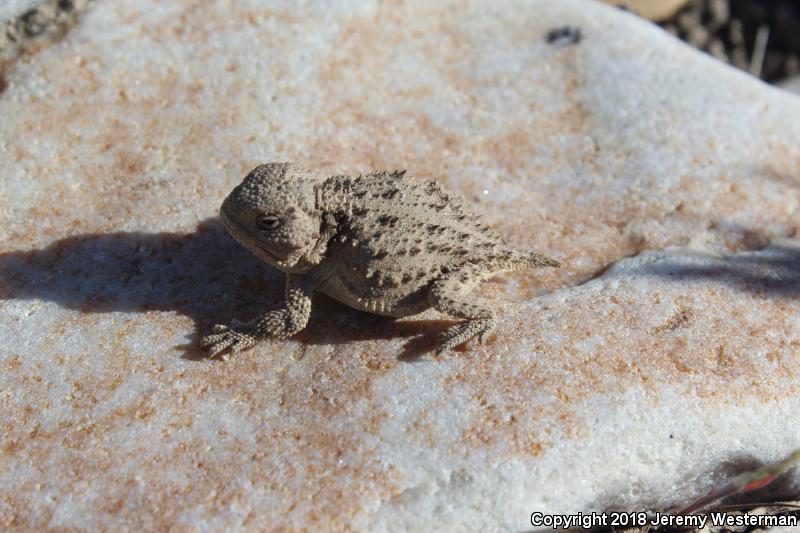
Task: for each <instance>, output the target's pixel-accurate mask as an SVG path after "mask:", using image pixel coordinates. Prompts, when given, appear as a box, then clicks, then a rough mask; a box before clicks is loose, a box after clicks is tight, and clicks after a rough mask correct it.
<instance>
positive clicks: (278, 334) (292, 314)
mask: <svg viewBox="0 0 800 533" xmlns="http://www.w3.org/2000/svg"><path fill="white" fill-rule="evenodd" d="M313 292H314V286H313V283H312V281H311V279H310V278H309V277H308V276H304V275H299V274H287V275H286V294H285V302H286V307H285V308H284V309H278V310H275V311H270V312H268V313H266V314H264V315H261V316H260V317H258V318H256V319H255V320H253V321H252V322H249V323H247V324H244V325H242V326H238V327H233V326H232V327H228V326H222V325H219V324H218V325H216V326H214V329H213V334H211V335H208V336H206V337H203V341H202V343H203V345H204V346H208V347H209V348H210V350H211V355H212V356H213V355H216V354H218V353H221V352H223V351H225V350H227V349H230V350H231V352H232V353H236V352H238V351H241V350H245V349H247V348H250V347H251V346H253V345H254V344H255V343H256V341H257V340H258V339H259V338H263V337H275V338H278V339H286V338H288V337H291V336H292V335H294V334H295V333H297V332H299V331H301V330H302V329H303V328H305V327H306V324H308V317H309V316H310V315H311V296H312V294H313Z"/></svg>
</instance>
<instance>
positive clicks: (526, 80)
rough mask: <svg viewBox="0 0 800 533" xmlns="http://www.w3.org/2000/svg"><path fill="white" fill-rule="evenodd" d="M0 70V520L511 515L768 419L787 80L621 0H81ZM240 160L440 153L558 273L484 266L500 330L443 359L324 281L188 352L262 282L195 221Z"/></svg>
mask: <svg viewBox="0 0 800 533" xmlns="http://www.w3.org/2000/svg"><path fill="white" fill-rule="evenodd" d="M563 26H575V27H579V28H580V29H581V32H582V35H583V39H582V40H581V41H580V42H579V43H577V44H573V45H564V44H561V45H559V46H554V45H550V44H548V43H547V42H546V41H545V35H546V34H547V33H548V32H549V31H550V30H551V29H553V28H559V27H563ZM6 82H7V86H6V88H5V90H4V91H3V93H2V94H1V95H0V117H2V120H0V180H2V194H1V195H0V346H2V348H0V431H2V433H0V438H2V443H1V445H0V528H5V529H11V530H20V531H34V530H36V531H38V530H43V529H45V528H51V529H53V530H65V529H70V528H74V529H81V530H87V531H96V530H114V529H116V530H151V531H155V530H167V529H169V528H172V529H171V530H173V531H220V530H229V531H253V530H273V531H287V530H301V529H308V530H317V531H328V530H356V531H419V530H431V531H454V530H460V531H522V530H526V529H530V524H529V522H528V520H529V516H530V513H531V512H533V511H543V512H552V513H567V512H579V511H584V512H586V511H591V510H602V509H606V508H610V507H615V508H619V507H622V508H626V509H631V510H641V509H643V508H663V507H664V506H668V505H670V504H671V503H674V502H681V501H683V502H685V501H687V500H689V499H692V498H694V497H697V496H699V495H701V494H703V493H705V492H706V490H708V488H709V487H710V486H712V485H713V484H714V483H716V482H719V481H720V480H722V479H726V478H727V477H729V476H730V475H732V474H733V473H735V472H738V471H740V470H742V469H747V468H750V467H752V466H753V465H755V464H759V463H762V462H766V461H773V460H777V459H779V458H782V457H783V456H785V455H787V454H788V453H789V452H790V451H791V450H792V449H793V448H795V447H797V446H798V445H799V443H800V423H798V422H800V415H799V414H798V413H800V396H798V393H797V391H798V385H800V376H798V363H799V362H800V361H799V360H800V355H799V354H800V351H799V350H798V346H800V303H798V300H797V297H798V293H799V292H800V278H799V277H798V276H800V274H798V272H800V270H799V267H800V242H798V240H797V239H795V238H794V236H795V235H796V232H797V227H798V221H799V220H800V219H799V217H798V206H800V187H798V185H800V121H798V120H797V119H796V118H797V117H798V116H800V99H798V98H797V97H796V96H794V95H791V94H789V93H787V92H785V91H782V90H779V89H774V88H771V87H768V86H766V85H764V84H762V83H760V82H758V81H756V80H753V79H752V78H750V77H749V76H748V75H746V74H744V73H741V72H738V71H736V70H734V69H732V68H729V67H727V66H724V65H722V64H720V63H718V62H716V61H715V60H713V59H711V58H710V57H708V56H706V55H704V54H702V53H700V52H697V51H694V50H692V49H691V48H689V47H688V46H687V45H684V44H682V43H680V42H678V41H676V40H675V39H673V38H672V37H670V36H668V35H666V34H665V33H664V32H662V31H661V30H660V29H658V28H656V27H655V26H652V25H650V24H649V23H647V22H645V21H643V20H642V19H640V18H638V17H635V16H633V15H630V14H626V13H623V12H621V11H618V10H616V9H614V8H612V7H609V6H607V5H603V4H600V3H589V2H582V1H577V0H570V1H563V2H550V1H547V0H539V1H530V2H510V1H500V2H480V3H470V2H461V1H454V2H451V3H447V4H444V3H439V2H436V3H431V2H424V1H421V0H419V1H411V2H407V3H397V2H377V1H367V0H364V1H355V0H353V1H346V2H336V3H333V4H331V3H327V2H318V3H315V2H308V3H300V4H295V3H293V2H281V1H277V0H276V1H274V2H256V1H251V2H225V1H222V0H220V1H210V2H189V1H188V0H187V1H178V0H172V1H158V2H156V1H155V0H152V1H133V0H129V1H119V2H98V3H97V4H96V6H95V8H94V9H93V10H92V11H91V12H89V13H88V14H87V15H86V16H85V18H84V19H83V20H82V22H81V23H80V24H79V25H78V26H76V27H75V28H73V29H72V31H71V32H70V33H69V34H68V35H67V36H66V38H65V39H64V40H62V41H60V42H58V43H56V44H54V45H53V46H50V47H47V48H45V49H42V50H40V51H39V52H38V53H36V54H35V55H27V56H23V57H22V58H21V59H20V60H18V61H17V63H16V64H15V65H14V67H13V68H12V69H11V70H10V71H9V73H8V76H7V79H6ZM272 160H293V161H297V162H300V163H302V164H304V165H306V166H308V167H310V168H313V169H318V171H319V174H320V176H324V175H329V174H333V173H357V172H364V171H367V170H370V169H382V168H390V169H391V168H408V169H410V171H411V173H412V174H414V175H415V176H418V177H420V178H428V177H437V178H439V179H441V181H442V182H443V183H444V184H445V185H446V186H447V187H449V188H450V189H451V190H453V191H455V192H457V193H459V194H461V195H463V196H464V197H465V198H466V200H467V201H468V202H469V203H470V204H471V205H472V207H473V208H474V209H475V210H477V211H478V212H480V213H482V214H483V215H484V216H485V218H486V221H487V222H488V223H490V225H492V226H493V227H494V228H495V229H496V230H497V231H498V232H499V233H500V234H502V235H504V236H505V237H506V238H507V239H508V240H509V241H510V242H511V243H513V244H515V245H518V246H522V247H526V248H530V249H534V250H538V251H541V252H543V253H547V254H549V255H552V256H555V257H557V258H559V259H561V260H562V261H563V263H564V264H565V267H564V268H562V269H561V270H560V271H540V272H536V273H519V274H514V275H506V276H502V277H500V278H497V279H496V280H494V281H492V282H489V283H486V284H485V285H484V287H483V288H482V291H481V292H482V293H483V295H484V296H487V297H492V298H496V299H498V300H502V301H504V302H506V303H505V304H504V305H502V306H500V307H499V316H500V323H499V326H498V328H497V331H496V334H495V336H494V338H493V339H491V340H490V343H489V344H487V345H485V346H475V345H470V347H469V349H468V350H466V351H461V352H457V353H456V354H455V355H454V356H452V357H446V358H442V359H436V358H434V357H432V355H431V353H430V352H431V350H432V348H433V337H434V336H435V334H436V333H437V332H439V331H441V330H442V329H443V328H444V327H446V325H447V324H449V323H450V322H449V321H447V320H444V319H443V318H442V317H440V316H438V315H436V314H435V313H433V312H431V313H427V314H424V315H422V316H419V317H414V318H413V319H408V320H401V321H396V322H392V321H389V320H386V319H382V318H379V317H375V316H372V315H368V314H364V313H358V312H355V311H352V310H350V309H348V308H346V307H343V306H341V305H339V304H337V303H335V302H332V301H330V300H326V299H324V298H320V299H319V301H318V302H317V303H316V306H315V309H314V313H313V315H312V318H311V323H310V324H309V327H308V329H307V330H306V331H305V332H303V333H302V334H300V335H299V336H298V337H297V338H295V339H292V340H289V341H266V342H263V343H262V344H260V345H258V346H257V347H256V348H255V349H253V350H251V351H249V352H246V353H244V354H240V355H238V356H237V357H235V358H234V359H233V360H231V361H230V362H220V361H212V360H207V359H204V358H202V353H201V352H200V350H199V349H198V348H197V339H198V335H199V334H202V333H204V332H206V331H208V329H209V328H210V326H211V325H212V324H213V323H216V322H224V321H227V320H229V319H230V318H231V317H238V318H241V319H247V318H249V317H251V316H253V315H254V314H256V313H258V312H259V311H261V310H263V309H264V308H265V307H269V306H277V305H278V303H279V301H280V298H281V290H282V284H281V282H280V280H281V276H280V275H279V274H278V273H276V272H275V271H273V270H270V269H269V268H268V267H266V266H264V265H261V264H260V263H259V262H258V261H257V260H255V259H254V258H252V257H250V256H249V255H248V254H247V252H246V251H244V250H243V249H241V248H240V247H238V246H237V245H236V244H235V243H233V242H232V240H231V239H229V238H228V237H227V236H225V235H224V233H223V232H222V230H221V229H220V226H219V223H218V222H217V220H216V219H215V218H214V217H215V212H216V210H217V208H218V206H219V204H220V202H221V200H222V199H223V197H224V196H225V195H226V194H227V192H228V191H229V190H230V189H231V187H233V186H234V185H235V184H236V183H238V182H239V180H240V179H241V177H242V176H243V175H244V173H245V172H246V171H247V170H249V169H251V168H252V167H254V166H255V165H256V164H257V163H260V162H263V161H272ZM626 258H627V259H626ZM793 483H794V481H793V480H792V479H789V480H787V481H786V482H785V483H783V484H782V485H781V488H782V490H784V491H791V490H795V489H796V487H795V486H794V485H793Z"/></svg>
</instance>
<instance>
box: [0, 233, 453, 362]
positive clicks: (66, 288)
mask: <svg viewBox="0 0 800 533" xmlns="http://www.w3.org/2000/svg"><path fill="white" fill-rule="evenodd" d="M284 279H285V278H284V274H283V273H282V272H279V271H278V270H276V269H273V268H271V267H269V266H268V265H266V264H264V263H262V262H261V261H260V260H258V259H257V258H255V257H254V256H252V255H251V254H250V253H249V252H247V251H246V250H245V249H244V248H242V247H241V246H240V245H239V244H237V243H236V242H235V241H233V239H231V238H230V237H228V236H227V234H225V232H224V230H223V228H222V224H221V223H220V221H219V219H217V218H212V219H208V220H205V221H203V222H201V223H200V224H198V227H197V230H196V231H195V232H193V233H187V234H184V233H168V232H164V233H142V232H116V233H102V234H83V235H75V236H71V237H67V238H64V239H61V240H58V241H55V242H53V243H52V244H50V245H48V246H46V247H44V248H40V249H32V250H24V251H11V252H6V253H2V254H0V280H2V282H0V299H3V300H9V299H22V300H25V299H42V300H48V301H52V302H55V303H57V304H59V305H61V306H63V307H65V308H68V309H74V310H78V311H80V312H82V313H109V312H114V311H122V312H148V311H167V312H176V313H179V314H182V315H184V316H187V317H189V318H191V319H192V320H193V321H194V326H195V327H194V330H195V331H194V333H193V334H192V335H190V338H189V342H188V343H187V344H185V345H181V346H178V348H181V349H182V350H183V352H184V355H183V357H184V358H185V359H190V360H199V359H204V358H205V357H206V351H205V350H204V349H203V347H202V346H201V345H200V343H199V340H200V338H201V336H202V335H203V334H204V333H206V332H208V331H210V329H211V327H212V326H213V325H214V324H217V323H221V324H228V323H230V321H231V320H232V319H233V318H238V319H240V320H249V319H251V318H253V317H255V316H257V315H258V314H260V313H262V312H263V311H264V310H265V309H276V308H279V307H280V306H281V305H282V303H283V290H284ZM450 324H451V323H450V322H445V321H429V320H402V321H396V320H393V319H390V318H386V317H379V316H376V315H371V314H369V313H364V312H360V311H357V310H354V309H351V308H349V307H347V306H345V305H344V304H340V303H338V302H335V301H334V300H332V299H330V298H328V297H325V296H324V295H317V297H315V301H314V309H313V310H312V314H311V319H310V321H309V324H308V327H307V328H306V329H305V330H303V332H301V333H300V334H298V335H297V337H296V338H297V339H298V340H299V341H300V342H302V343H305V344H312V345H313V344H344V343H349V342H354V341H362V340H370V339H383V340H386V339H392V338H402V337H412V338H410V339H409V340H408V341H407V342H406V343H405V346H404V349H403V351H402V353H401V354H400V355H399V356H398V359H400V360H403V361H412V360H415V359H416V358H418V357H419V356H421V355H422V354H424V353H425V352H428V351H432V347H433V345H434V341H433V339H434V335H435V334H436V333H438V332H439V331H443V330H444V329H445V328H446V327H447V326H448V325H450Z"/></svg>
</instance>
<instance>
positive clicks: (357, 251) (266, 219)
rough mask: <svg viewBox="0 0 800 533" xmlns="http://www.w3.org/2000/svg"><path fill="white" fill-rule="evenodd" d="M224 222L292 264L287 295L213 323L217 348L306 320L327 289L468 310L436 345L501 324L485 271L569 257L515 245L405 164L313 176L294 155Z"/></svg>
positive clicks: (268, 173)
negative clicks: (485, 297) (252, 315)
mask: <svg viewBox="0 0 800 533" xmlns="http://www.w3.org/2000/svg"><path fill="white" fill-rule="evenodd" d="M220 218H221V219H222V223H223V224H224V226H225V229H226V230H227V231H228V233H230V234H231V235H232V236H233V237H234V238H235V239H236V240H237V241H239V243H241V244H242V245H244V246H245V247H246V248H247V249H249V250H250V251H251V252H253V253H254V254H255V255H257V256H258V257H260V258H261V259H263V260H264V261H266V262H267V263H269V264H270V265H272V266H274V267H276V268H279V269H280V270H283V271H284V272H286V307H285V308H284V309H281V310H277V311H270V312H268V313H266V314H264V315H262V316H260V317H258V318H257V319H255V320H254V321H252V322H250V323H247V324H234V326H232V327H226V326H220V325H217V326H214V332H213V334H212V335H209V336H207V337H205V338H204V339H203V344H205V345H207V346H209V347H210V350H211V353H212V355H213V354H218V353H221V352H224V351H225V350H228V349H230V350H231V351H232V352H237V351H239V350H242V349H245V348H249V347H250V346H253V344H255V342H256V340H257V339H258V338H259V337H267V336H269V337H277V338H280V339H283V338H287V337H290V336H292V335H294V334H295V333H297V332H298V331H300V330H302V329H303V328H304V327H305V326H306V323H307V322H308V318H309V315H310V313H311V300H312V296H313V293H314V292H315V291H320V292H323V293H325V294H328V295H329V296H331V297H333V298H335V299H336V300H339V301H340V302H343V303H345V304H347V305H349V306H351V307H354V308H356V309H361V310H364V311H369V312H372V313H377V314H381V315H387V316H393V317H404V316H409V315H413V314H417V313H419V312H421V311H424V310H425V309H427V308H429V307H433V308H435V309H436V310H438V311H440V312H442V313H445V314H447V315H450V316H453V317H457V318H461V319H463V321H462V322H460V323H458V324H456V325H453V326H451V327H450V328H449V329H447V330H446V331H445V332H444V333H442V335H441V336H440V338H439V348H438V350H437V353H441V352H443V351H446V350H449V349H451V348H453V347H455V346H458V345H459V344H463V343H464V342H466V341H468V340H469V339H471V338H472V337H475V336H478V337H479V338H480V340H481V341H483V340H484V339H485V338H486V336H487V335H488V334H489V332H490V331H491V330H492V328H494V325H495V315H494V312H493V311H492V309H491V308H490V307H489V306H488V305H487V303H486V302H484V301H481V300H478V299H475V298H471V297H470V296H469V293H470V291H472V290H473V289H474V288H475V287H476V286H477V285H478V283H480V282H481V281H483V280H485V279H488V278H490V277H492V276H493V275H495V274H497V273H499V272H504V271H512V270H521V269H528V268H537V267H545V266H552V267H557V266H559V263H558V261H556V260H554V259H550V258H547V257H544V256H542V255H539V254H536V253H534V252H529V251H524V250H514V249H512V248H511V247H509V246H508V245H507V244H505V243H504V242H503V241H502V239H501V238H500V237H499V236H497V235H496V234H495V233H494V232H493V231H492V230H490V229H489V228H487V227H485V226H484V225H482V224H481V222H480V220H479V219H478V217H477V216H476V215H474V214H471V213H469V212H468V211H467V210H466V209H465V208H464V207H463V206H462V205H461V203H460V202H459V201H458V200H457V199H455V198H453V197H451V196H449V195H448V194H447V193H445V192H444V191H442V189H441V188H440V187H439V185H437V184H436V182H434V181H427V182H424V183H418V182H415V181H413V180H412V179H410V178H408V177H406V176H405V172H377V173H373V174H367V175H365V176H357V177H349V176H333V177H331V178H328V179H327V180H325V181H324V182H321V183H320V182H317V181H315V180H313V179H312V178H311V176H310V174H309V173H308V171H306V170H304V169H302V168H300V167H298V166H296V165H294V164H292V163H270V164H266V165H261V166H259V167H257V168H256V169H254V170H253V171H252V172H250V173H249V174H248V175H247V176H246V177H245V179H244V181H243V182H242V183H241V184H240V185H239V186H237V187H236V188H235V189H234V190H233V192H231V194H230V195H229V196H228V197H227V198H226V199H225V201H224V202H223V204H222V207H221V208H220Z"/></svg>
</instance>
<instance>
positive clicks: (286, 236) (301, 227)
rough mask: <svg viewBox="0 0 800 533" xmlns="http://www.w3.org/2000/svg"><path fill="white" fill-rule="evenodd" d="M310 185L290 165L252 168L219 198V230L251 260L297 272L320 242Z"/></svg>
mask: <svg viewBox="0 0 800 533" xmlns="http://www.w3.org/2000/svg"><path fill="white" fill-rule="evenodd" d="M314 194H315V193H314V181H313V180H312V179H311V177H310V175H309V173H308V172H307V171H305V170H303V169H302V168H300V167H298V166H296V165H294V164H293V163H268V164H266V165H260V166H258V167H256V168H255V169H253V170H252V171H251V172H250V173H249V174H248V175H247V176H245V178H244V180H243V181H242V183H241V184H239V185H238V186H237V187H236V188H235V189H233V191H232V192H231V193H230V194H229V195H228V197H227V198H225V201H224V202H223V203H222V207H221V208H220V210H219V216H220V218H221V219H222V224H223V225H224V226H225V230H226V231H227V232H228V233H229V234H230V235H231V236H232V237H233V238H234V239H236V240H237V241H239V243H240V244H242V245H243V246H245V247H246V248H247V249H248V250H250V251H251V252H253V253H254V254H255V255H257V256H258V257H260V258H261V259H263V260H264V261H266V262H267V263H269V264H271V265H272V266H274V267H276V268H279V269H281V270H283V271H284V272H292V273H302V272H305V271H307V270H308V269H310V268H311V267H312V266H313V264H312V263H311V262H309V261H308V260H306V256H307V255H308V254H309V253H310V252H311V251H312V250H313V249H314V246H315V245H316V243H317V241H318V240H319V238H320V226H321V221H322V218H321V217H322V214H321V213H320V212H319V211H318V210H317V209H316V207H315V198H314Z"/></svg>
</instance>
